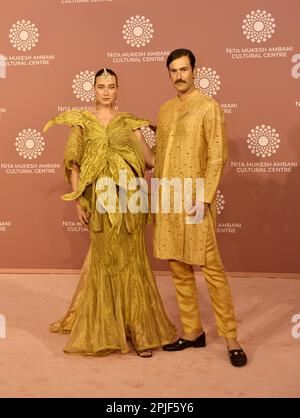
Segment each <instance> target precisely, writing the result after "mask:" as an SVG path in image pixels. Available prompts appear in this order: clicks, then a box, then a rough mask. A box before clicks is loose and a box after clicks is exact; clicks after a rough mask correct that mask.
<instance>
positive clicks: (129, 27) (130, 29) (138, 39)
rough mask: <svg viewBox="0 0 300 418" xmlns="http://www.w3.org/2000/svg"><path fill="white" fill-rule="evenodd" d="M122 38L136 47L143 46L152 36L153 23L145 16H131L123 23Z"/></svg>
mask: <svg viewBox="0 0 300 418" xmlns="http://www.w3.org/2000/svg"><path fill="white" fill-rule="evenodd" d="M122 33H123V39H124V40H125V41H126V42H127V44H128V45H130V46H132V47H136V48H140V47H141V46H145V45H146V44H148V43H149V42H150V41H151V39H152V38H153V33H154V29H153V25H152V23H151V22H150V20H149V19H146V17H145V16H139V15H137V16H135V17H134V16H132V17H131V18H130V19H128V20H126V23H125V25H123V31H122Z"/></svg>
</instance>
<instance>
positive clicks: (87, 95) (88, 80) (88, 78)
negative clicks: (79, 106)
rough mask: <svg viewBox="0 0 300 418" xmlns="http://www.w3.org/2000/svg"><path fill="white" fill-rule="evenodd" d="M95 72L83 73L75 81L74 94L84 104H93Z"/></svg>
mask: <svg viewBox="0 0 300 418" xmlns="http://www.w3.org/2000/svg"><path fill="white" fill-rule="evenodd" d="M94 78H95V73H94V71H81V72H80V73H79V74H77V75H76V76H75V78H74V80H73V85H72V88H73V93H74V94H75V96H76V97H77V99H80V100H81V101H82V102H91V101H92V100H94V97H95V93H94V88H93V86H94Z"/></svg>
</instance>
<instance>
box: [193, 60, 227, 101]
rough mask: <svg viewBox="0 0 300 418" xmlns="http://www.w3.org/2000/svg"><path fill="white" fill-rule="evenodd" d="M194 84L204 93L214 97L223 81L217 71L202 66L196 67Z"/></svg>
mask: <svg viewBox="0 0 300 418" xmlns="http://www.w3.org/2000/svg"><path fill="white" fill-rule="evenodd" d="M194 85H195V87H196V88H197V89H199V90H200V91H201V92H202V93H203V94H206V95H207V96H210V97H212V96H215V95H216V94H217V92H218V91H219V90H220V85H221V81H220V77H219V76H218V74H217V73H216V71H214V70H212V69H211V68H206V67H202V68H197V69H196V73H195V79H194Z"/></svg>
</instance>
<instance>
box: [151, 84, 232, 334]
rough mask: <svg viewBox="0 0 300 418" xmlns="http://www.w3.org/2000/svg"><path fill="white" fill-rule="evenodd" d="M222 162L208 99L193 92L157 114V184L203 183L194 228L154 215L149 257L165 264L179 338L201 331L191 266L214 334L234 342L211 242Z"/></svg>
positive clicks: (222, 144) (220, 128)
mask: <svg viewBox="0 0 300 418" xmlns="http://www.w3.org/2000/svg"><path fill="white" fill-rule="evenodd" d="M226 159H227V145H226V134H225V126H224V115H223V112H222V110H221V109H220V107H219V105H218V104H217V103H216V102H215V101H214V100H213V99H211V98H209V97H207V96H204V95H203V94H202V93H201V92H200V91H199V90H194V91H193V92H192V93H190V94H189V95H187V96H185V97H176V98H175V99H172V100H169V101H168V102H166V103H165V104H164V105H163V106H162V107H161V110H160V114H159V124H158V128H157V138H156V167H155V174H156V176H157V177H158V178H162V177H167V178H169V179H172V178H181V179H184V178H192V179H196V178H204V201H205V202H206V203H208V209H207V211H206V214H205V217H204V220H203V221H202V222H201V223H200V224H186V222H185V216H186V214H185V213H168V214H164V213H158V214H156V215H155V227H154V254H155V256H156V257H157V258H161V259H168V260H169V264H170V267H171V270H172V273H173V281H174V284H175V288H176V295H177V301H178V306H179V310H180V317H181V321H182V325H183V329H184V332H185V334H195V335H197V333H199V332H200V330H201V329H202V324H201V318H200V311H199V306H198V297H197V288H196V283H195V277H194V272H193V267H192V265H193V264H196V265H201V266H202V272H203V274H204V277H205V279H206V283H207V285H208V290H209V294H210V297H211V300H212V305H213V309H214V313H215V318H216V322H217V328H218V333H219V335H220V336H223V337H226V338H235V337H236V319H235V314H234V308H233V303H232V299H231V293H230V289H229V286H228V281H227V278H226V274H225V271H224V268H223V265H222V262H221V259H220V255H219V251H218V246H217V241H216V236H215V221H216V206H215V194H216V191H217V187H218V184H219V181H220V177H221V173H222V169H223V167H224V165H225V162H226Z"/></svg>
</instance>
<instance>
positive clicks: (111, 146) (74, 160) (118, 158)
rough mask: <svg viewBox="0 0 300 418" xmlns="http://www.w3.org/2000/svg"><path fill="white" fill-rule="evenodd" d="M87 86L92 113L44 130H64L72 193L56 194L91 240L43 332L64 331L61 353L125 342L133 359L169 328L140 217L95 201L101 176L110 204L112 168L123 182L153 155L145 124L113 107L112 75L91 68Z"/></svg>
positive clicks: (160, 341)
mask: <svg viewBox="0 0 300 418" xmlns="http://www.w3.org/2000/svg"><path fill="white" fill-rule="evenodd" d="M94 90H95V99H96V100H95V102H96V104H95V110H94V112H89V111H85V110H84V111H68V112H65V113H62V114H60V115H58V116H57V117H55V118H54V119H53V120H51V121H50V122H49V123H48V124H47V125H46V127H45V130H47V129H48V128H49V127H51V126H53V125H56V124H67V125H69V126H71V127H72V130H71V134H70V137H69V140H68V143H67V146H66V149H65V156H64V166H65V174H66V178H67V179H68V180H69V182H70V183H71V185H72V188H73V192H72V193H69V194H67V195H65V196H63V199H64V200H68V201H70V200H74V201H75V202H76V209H77V213H78V218H79V220H80V222H81V223H82V224H83V225H85V226H86V227H88V228H89V230H90V238H91V243H90V248H89V251H88V254H87V257H86V260H85V262H84V266H83V269H82V273H81V278H80V282H79V285H78V287H77V290H76V293H75V295H74V297H73V300H72V303H71V306H70V309H69V311H68V313H67V314H66V316H65V317H64V318H63V319H61V320H60V321H58V322H56V323H54V324H52V325H51V326H50V330H51V331H52V332H59V333H70V338H69V341H68V343H67V345H66V347H65V348H64V351H66V352H68V353H83V354H87V355H106V354H108V353H110V352H114V351H119V352H121V353H127V352H128V351H129V346H128V343H127V341H128V340H130V341H131V343H132V344H133V346H134V348H135V350H136V352H137V354H138V355H139V356H140V357H151V356H152V349H153V348H158V347H161V346H162V345H165V344H167V343H169V342H171V341H173V339H174V336H175V328H174V326H173V325H172V323H171V322H170V320H169V319H168V317H167V315H166V313H165V310H164V308H163V305H162V302H161V298H160V296H159V293H158V289H157V286H156V282H155V279H154V277H153V275H152V272H151V269H150V266H149V261H148V258H147V254H146V248H145V241H144V231H145V225H146V221H147V214H146V213H130V212H129V211H124V210H117V211H109V210H107V211H105V210H103V207H105V205H104V201H103V199H102V200H99V199H100V198H99V190H100V189H101V187H102V186H103V180H104V183H105V181H106V180H105V179H107V178H108V179H112V180H113V181H114V182H115V184H117V187H116V189H115V190H116V192H115V194H114V193H113V194H114V197H115V198H116V199H117V201H118V199H119V198H120V190H121V185H120V182H119V173H120V170H123V171H122V172H123V173H124V170H125V172H126V175H127V178H128V179H127V181H128V182H129V181H130V180H132V179H135V178H142V177H143V176H144V170H145V165H147V166H148V167H149V168H152V167H153V165H154V157H153V154H152V152H151V149H150V148H149V146H148V145H147V143H146V142H145V140H144V139H143V136H142V134H141V132H140V130H139V128H140V127H142V126H147V125H149V122H148V121H146V120H144V119H138V118H136V117H134V116H133V115H131V114H129V113H126V112H117V111H116V109H115V102H116V98H117V92H118V79H117V75H116V74H115V73H114V72H113V71H112V70H110V69H102V70H100V71H98V73H97V74H96V76H95V83H94ZM101 182H102V183H101ZM101 185H102V186H101ZM122 187H123V186H122ZM122 212H124V213H122Z"/></svg>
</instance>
